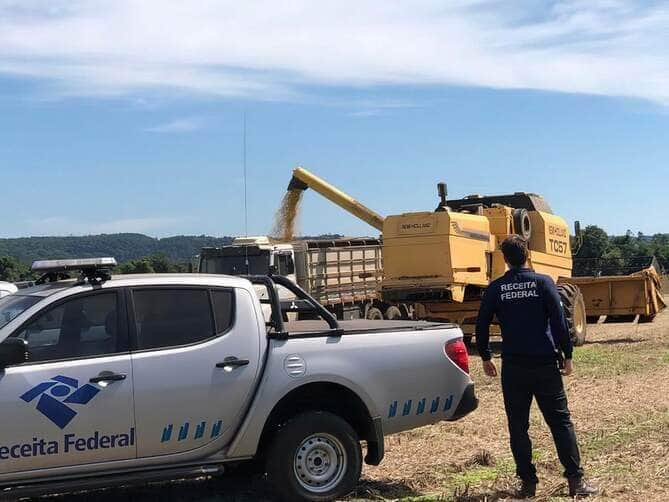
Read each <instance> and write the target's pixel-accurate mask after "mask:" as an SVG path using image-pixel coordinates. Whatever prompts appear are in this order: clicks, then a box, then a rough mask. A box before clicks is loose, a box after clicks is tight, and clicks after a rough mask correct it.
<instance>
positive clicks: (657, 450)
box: [359, 311, 669, 502]
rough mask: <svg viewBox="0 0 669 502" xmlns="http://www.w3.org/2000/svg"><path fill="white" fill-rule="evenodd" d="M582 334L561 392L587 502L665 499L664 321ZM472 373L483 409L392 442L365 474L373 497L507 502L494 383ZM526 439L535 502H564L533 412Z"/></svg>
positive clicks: (509, 481) (668, 491)
mask: <svg viewBox="0 0 669 502" xmlns="http://www.w3.org/2000/svg"><path fill="white" fill-rule="evenodd" d="M588 330H589V332H588V343H586V345H585V346H584V347H581V348H577V349H576V353H575V358H574V359H575V372H576V373H575V375H573V376H572V377H569V378H566V379H565V385H566V387H567V393H568V397H569V403H570V409H571V412H572V415H573V419H574V422H575V425H576V430H577V434H578V437H579V443H580V446H581V455H582V457H583V464H584V466H585V468H586V473H587V476H588V477H589V478H590V479H592V480H593V481H595V482H596V483H597V484H598V485H600V486H601V487H602V488H603V493H602V495H601V496H599V497H597V498H595V499H593V500H620V501H637V500H638V501H658V502H659V501H666V500H669V476H667V474H669V314H667V312H666V311H665V312H664V313H662V314H660V315H659V316H658V317H657V319H656V320H655V322H654V323H651V324H629V323H624V324H623V323H621V324H599V325H596V326H593V325H590V326H588ZM471 366H472V367H473V371H472V373H473V375H472V376H473V378H474V380H475V381H476V383H477V392H478V395H479V398H480V401H481V403H480V406H479V409H478V410H477V411H476V412H474V413H473V414H472V415H470V416H469V417H466V418H465V419H463V420H461V421H460V422H456V423H453V424H451V423H443V424H437V425H433V426H430V427H425V428H423V429H419V430H417V431H412V432H409V433H403V434H398V435H397V436H394V437H392V438H390V439H389V441H388V445H387V454H386V458H385V460H384V462H383V464H382V465H381V466H379V467H367V468H366V469H365V471H364V475H365V482H370V481H372V482H373V483H374V485H375V486H376V487H377V489H378V486H380V485H382V484H383V482H384V480H388V481H389V482H391V483H390V484H389V486H392V487H395V488H394V490H391V491H388V492H386V493H384V494H383V496H384V497H386V498H401V497H410V496H417V495H421V496H422V498H421V499H420V500H453V501H474V500H477V501H484V500H486V501H492V500H505V499H508V498H510V497H511V494H512V491H511V489H512V486H513V484H514V465H513V460H512V458H511V453H510V450H509V447H508V436H507V431H506V418H505V414H504V409H503V403H502V399H501V389H500V386H499V379H488V378H487V377H485V376H484V375H483V373H482V371H481V367H480V364H479V363H478V360H477V359H476V358H475V356H474V362H473V364H471ZM530 434H531V435H532V438H533V443H534V454H535V458H536V464H537V469H538V471H539V478H540V479H541V483H540V485H539V497H538V498H537V500H568V498H567V490H566V483H565V482H564V480H563V479H562V478H561V470H562V469H561V466H560V463H559V461H558V459H557V455H556V453H555V450H554V446H553V442H552V438H551V436H550V431H549V430H548V428H547V426H546V425H545V424H544V422H543V419H542V418H541V415H540V413H539V411H538V409H537V407H536V404H535V405H533V409H532V418H531V421H530ZM482 451H483V452H486V453H487V454H486V455H485V456H486V457H488V455H489V458H491V459H494V461H493V462H492V465H490V466H480V465H477V462H476V460H475V459H476V458H481V453H480V452H482ZM398 486H401V487H403V490H404V491H402V490H401V489H397V487H398ZM359 493H360V494H363V493H364V483H363V485H362V487H361V490H360V491H359Z"/></svg>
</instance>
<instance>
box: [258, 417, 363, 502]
mask: <svg viewBox="0 0 669 502" xmlns="http://www.w3.org/2000/svg"><path fill="white" fill-rule="evenodd" d="M361 469H362V451H361V448H360V440H359V439H358V435H357V434H356V433H355V431H354V430H353V428H352V427H351V426H350V424H349V423H348V422H346V421H345V420H343V419H342V418H340V417H338V416H337V415H334V414H332V413H328V412H323V411H310V412H307V413H303V414H301V415H298V416H296V417H295V418H292V419H291V420H289V421H288V422H287V423H286V424H285V425H284V426H283V427H281V428H280V429H279V431H278V432H277V434H276V436H275V437H274V440H273V441H272V443H271V445H270V447H269V450H268V454H267V474H268V477H269V480H270V482H271V483H272V484H273V485H274V487H275V488H276V490H277V492H278V493H279V495H280V496H281V498H282V499H283V500H286V501H291V502H292V501H297V500H300V501H325V500H334V499H338V498H341V497H344V496H345V495H347V494H348V493H350V492H351V491H353V489H354V488H355V486H356V485H357V483H358V480H359V479H360V472H361Z"/></svg>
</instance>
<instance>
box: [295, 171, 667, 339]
mask: <svg viewBox="0 0 669 502" xmlns="http://www.w3.org/2000/svg"><path fill="white" fill-rule="evenodd" d="M308 188H311V189H313V190H314V191H316V192H318V193H319V194H321V195H322V196H324V197H325V198H327V199H328V200H330V201H331V202H333V203H334V204H336V205H338V206H340V207H342V208H343V209H345V210H346V211H348V212H350V213H351V214H353V215H354V216H356V217H358V218H360V219H361V220H363V221H365V222H366V223H368V224H369V225H371V226H372V227H374V228H375V229H377V230H379V231H381V233H382V239H383V276H382V280H381V286H380V296H381V298H382V299H383V301H385V302H389V303H392V302H397V303H404V304H407V303H411V304H412V305H413V307H414V316H415V317H416V318H418V319H427V320H439V321H449V322H456V323H458V324H461V325H462V326H463V330H464V331H465V333H468V334H471V333H472V332H473V323H474V322H475V320H476V315H477V312H478V307H479V302H480V299H481V296H482V294H483V291H484V290H485V288H486V286H488V284H489V283H490V281H491V280H494V279H495V278H497V277H499V276H501V275H502V274H503V273H504V272H505V270H506V265H505V263H504V258H503V256H502V252H501V250H500V244H501V242H502V241H503V240H504V239H505V238H506V237H508V236H509V235H511V234H518V235H521V236H523V237H525V238H526V239H527V240H528V243H529V249H530V259H529V262H530V266H531V267H532V268H534V269H535V270H536V271H537V272H540V273H544V274H547V275H549V276H551V277H552V278H553V280H555V282H556V283H558V289H559V291H560V296H561V298H562V302H563V305H564V307H565V313H566V317H567V322H568V324H569V329H570V333H571V335H572V339H573V340H574V342H575V344H577V345H581V344H583V343H584V342H585V337H586V323H587V320H586V308H587V305H594V304H595V303H596V299H594V298H591V297H590V294H591V286H590V285H591V284H597V287H612V286H611V284H612V281H611V280H610V278H608V277H598V278H588V279H587V281H586V280H583V279H582V278H579V279H574V278H571V273H572V265H573V262H572V254H571V245H570V236H569V228H568V226H567V224H566V222H565V221H564V219H562V218H561V217H560V216H557V215H555V214H553V212H552V210H551V208H550V206H549V205H548V203H547V202H546V201H545V200H544V199H543V198H542V197H541V196H540V195H536V194H532V193H525V192H516V193H514V194H510V195H496V196H480V195H470V196H467V197H465V198H463V199H456V200H447V191H446V185H445V184H444V183H439V184H438V193H439V203H438V206H437V208H436V209H435V210H434V211H423V212H412V213H404V214H399V215H393V216H388V217H385V218H384V217H382V216H380V215H378V214H377V213H375V212H374V211H372V210H370V209H369V208H367V207H365V206H364V205H363V204H361V203H360V202H358V201H357V200H355V199H353V198H352V197H350V196H348V195H347V194H345V193H344V192H342V191H341V190H339V189H337V188H335V187H334V186H332V185H330V184H329V183H327V182H326V181H324V180H323V179H321V178H319V177H317V176H315V175H314V174H312V173H310V172H309V171H307V170H305V169H303V168H297V169H295V170H294V171H293V177H292V179H291V181H290V184H289V186H288V191H289V192H290V191H303V190H306V189H308ZM576 235H577V236H578V235H580V226H579V225H578V222H577V224H576ZM616 281H620V282H627V283H628V285H629V286H630V287H631V288H633V289H635V290H636V292H637V294H636V295H634V296H633V298H632V297H627V296H626V295H625V296H623V297H622V298H621V299H620V300H618V303H617V304H616V307H620V304H619V303H620V301H629V303H631V302H632V300H633V299H634V301H635V302H636V301H638V299H639V298H643V301H644V302H646V304H647V305H648V308H647V309H646V310H645V311H644V312H648V314H646V315H649V316H651V315H654V314H656V313H657V312H658V311H659V310H661V309H662V308H663V307H664V304H663V302H662V298H661V291H660V289H659V283H657V282H653V285H654V286H653V288H649V287H648V283H647V282H640V281H639V280H638V278H637V276H626V277H623V278H621V277H617V278H616ZM580 284H583V285H584V289H585V291H586V294H587V297H586V298H584V294H583V292H582V291H581V289H580ZM641 284H643V286H642V285H641ZM593 294H594V293H593ZM599 304H600V305H601V304H603V302H599ZM628 308H632V306H631V305H629V306H628ZM607 313H608V312H606V313H602V312H598V314H599V315H606V314H607ZM628 313H629V312H628ZM593 315H595V314H594V313H593Z"/></svg>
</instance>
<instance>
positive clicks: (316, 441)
mask: <svg viewBox="0 0 669 502" xmlns="http://www.w3.org/2000/svg"><path fill="white" fill-rule="evenodd" d="M346 463H347V462H346V451H345V450H344V446H343V445H342V444H341V442H340V441H339V440H338V439H337V438H335V437H334V436H331V435H330V434H324V433H319V434H312V435H311V436H309V437H308V438H306V439H305V440H304V441H302V444H301V445H300V447H299V448H298V449H297V451H296V452H295V461H294V462H293V469H294V471H295V478H296V479H297V481H298V483H299V484H300V485H301V486H302V487H303V488H304V489H305V490H307V491H309V492H312V493H324V492H327V491H330V490H331V489H333V488H334V487H336V486H337V485H338V484H339V482H340V481H341V480H342V478H343V477H344V474H345V473H346Z"/></svg>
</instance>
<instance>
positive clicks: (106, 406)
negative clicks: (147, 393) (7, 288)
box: [0, 290, 135, 474]
mask: <svg viewBox="0 0 669 502" xmlns="http://www.w3.org/2000/svg"><path fill="white" fill-rule="evenodd" d="M123 306H124V295H123V294H121V292H120V291H115V290H103V291H100V292H95V293H88V294H83V295H75V296H72V297H69V298H67V299H66V300H64V301H59V302H56V303H54V304H52V305H49V306H47V307H46V308H45V309H44V310H42V311H41V312H39V313H38V314H37V315H35V316H33V317H32V318H31V319H29V320H27V321H26V323H24V324H23V325H22V326H21V327H20V328H18V329H17V330H16V331H15V332H14V333H12V334H11V335H10V337H16V338H22V339H24V340H27V341H28V348H29V353H30V355H29V359H28V361H27V362H26V363H24V364H20V365H16V366H10V367H8V368H5V369H4V370H0V423H1V424H2V426H1V427H0V474H9V473H13V472H22V471H31V470H35V469H48V468H52V467H66V466H71V465H82V464H89V463H98V462H108V461H113V460H127V459H134V458H135V430H134V422H133V419H134V417H133V402H132V367H131V363H130V353H129V351H128V341H127V322H126V321H125V319H126V316H125V313H124V307H123Z"/></svg>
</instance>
